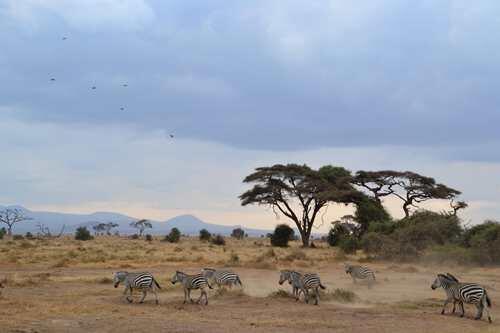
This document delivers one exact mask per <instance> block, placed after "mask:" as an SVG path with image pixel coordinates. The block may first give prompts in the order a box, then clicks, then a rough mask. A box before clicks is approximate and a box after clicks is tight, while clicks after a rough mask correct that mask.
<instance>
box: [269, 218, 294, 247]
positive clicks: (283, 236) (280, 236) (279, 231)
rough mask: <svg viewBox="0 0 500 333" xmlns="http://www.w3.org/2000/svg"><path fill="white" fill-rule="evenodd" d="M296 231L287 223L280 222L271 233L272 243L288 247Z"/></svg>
mask: <svg viewBox="0 0 500 333" xmlns="http://www.w3.org/2000/svg"><path fill="white" fill-rule="evenodd" d="M294 235H295V231H293V229H292V228H290V227H289V226H288V225H287V224H278V225H277V226H276V228H275V229H274V232H273V233H272V234H271V245H272V246H279V247H287V246H288V242H289V241H291V240H293V238H294Z"/></svg>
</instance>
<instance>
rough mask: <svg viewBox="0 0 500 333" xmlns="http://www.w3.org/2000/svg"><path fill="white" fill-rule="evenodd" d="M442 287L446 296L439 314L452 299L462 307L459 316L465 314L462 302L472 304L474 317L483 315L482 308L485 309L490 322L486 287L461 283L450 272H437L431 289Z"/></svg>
mask: <svg viewBox="0 0 500 333" xmlns="http://www.w3.org/2000/svg"><path fill="white" fill-rule="evenodd" d="M439 287H442V288H443V289H444V290H445V291H446V295H447V298H446V300H445V301H444V305H443V309H442V310H441V314H444V312H445V308H446V305H447V304H448V303H449V302H451V301H453V302H454V304H455V302H458V303H459V304H460V306H461V308H462V314H461V315H460V317H463V316H464V315H465V309H464V304H463V303H467V304H474V305H475V306H476V308H477V314H476V317H475V319H476V320H478V319H481V318H482V317H483V310H486V314H487V315H488V321H489V322H490V323H491V322H492V320H491V315H490V311H489V309H488V308H491V300H490V298H489V296H488V293H487V292H486V289H485V288H484V287H482V286H480V285H478V284H476V283H461V282H458V279H456V278H455V277H454V276H453V275H451V274H449V273H448V274H447V275H444V274H438V275H437V277H436V279H435V280H434V283H433V284H432V285H431V288H432V289H436V288H439Z"/></svg>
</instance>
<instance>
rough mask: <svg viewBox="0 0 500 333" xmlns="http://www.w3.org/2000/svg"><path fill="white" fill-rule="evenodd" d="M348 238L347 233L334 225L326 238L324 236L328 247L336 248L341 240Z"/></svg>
mask: <svg viewBox="0 0 500 333" xmlns="http://www.w3.org/2000/svg"><path fill="white" fill-rule="evenodd" d="M346 237H349V231H348V230H346V229H345V228H343V227H342V226H341V225H340V224H335V225H334V226H333V227H331V228H330V231H328V236H326V242H327V243H328V245H330V246H338V245H339V244H340V242H341V241H342V239H344V238H346Z"/></svg>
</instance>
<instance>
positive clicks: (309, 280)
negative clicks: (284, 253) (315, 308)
mask: <svg viewBox="0 0 500 333" xmlns="http://www.w3.org/2000/svg"><path fill="white" fill-rule="evenodd" d="M285 281H288V283H290V284H291V285H292V293H293V295H294V296H295V301H298V300H299V298H300V292H303V293H304V297H305V301H306V303H309V290H310V289H312V290H314V296H315V303H314V304H315V305H318V302H319V288H321V289H326V287H325V286H323V285H322V284H321V280H320V278H319V276H318V274H316V273H306V274H304V275H302V274H301V273H299V272H296V271H289V270H285V271H281V272H280V279H279V281H278V283H279V284H280V285H281V284H283V283H284V282H285Z"/></svg>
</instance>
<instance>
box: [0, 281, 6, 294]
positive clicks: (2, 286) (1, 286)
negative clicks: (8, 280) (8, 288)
mask: <svg viewBox="0 0 500 333" xmlns="http://www.w3.org/2000/svg"><path fill="white" fill-rule="evenodd" d="M2 282H5V280H4V281H0V289H3V288H5V287H4V285H3V283H2ZM0 296H2V291H1V290H0Z"/></svg>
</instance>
